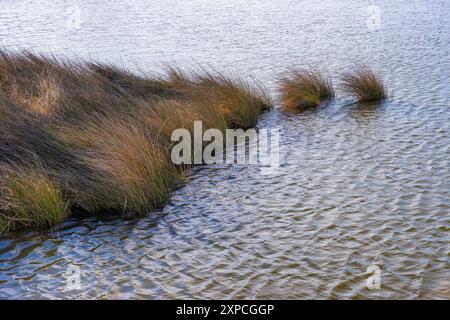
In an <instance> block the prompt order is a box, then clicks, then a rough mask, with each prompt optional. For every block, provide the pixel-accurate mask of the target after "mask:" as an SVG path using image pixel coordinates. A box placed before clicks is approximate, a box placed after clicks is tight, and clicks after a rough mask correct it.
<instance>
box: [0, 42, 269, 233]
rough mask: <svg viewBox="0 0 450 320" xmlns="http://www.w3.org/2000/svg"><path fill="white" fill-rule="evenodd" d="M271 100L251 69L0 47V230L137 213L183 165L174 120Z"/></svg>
mask: <svg viewBox="0 0 450 320" xmlns="http://www.w3.org/2000/svg"><path fill="white" fill-rule="evenodd" d="M272 106H273V102H272V100H271V98H270V96H269V94H268V93H267V92H266V90H265V89H264V87H263V86H262V85H261V84H260V83H258V82H257V81H255V80H253V79H244V78H243V77H241V76H237V75H234V74H223V73H218V72H210V71H206V70H204V69H199V70H196V71H193V72H189V73H186V72H184V71H182V70H180V69H177V68H168V69H167V70H166V73H165V74H164V75H160V76H146V75H138V74H135V73H132V72H130V71H128V70H125V69H122V68H120V67H117V66H113V65H108V64H102V63H98V62H86V61H68V60H63V59H59V58H56V57H53V56H46V55H38V54H34V53H30V52H6V51H0V234H3V233H5V232H7V231H10V230H14V229H18V228H22V227H33V228H36V227H46V226H52V225H57V224H60V223H61V222H63V221H64V219H66V218H67V217H68V216H71V215H77V214H83V215H85V214H89V215H97V214H104V213H115V214H143V213H146V212H148V211H149V210H152V209H154V208H156V207H158V206H160V205H162V204H164V203H166V202H167V200H168V199H169V196H170V192H171V190H173V188H174V187H175V186H177V185H178V184H179V183H180V182H182V181H183V178H184V173H185V172H186V170H187V169H188V167H187V166H176V165H174V164H173V163H172V162H171V159H170V149H171V146H172V142H171V139H170V138H171V134H172V131H173V130H174V129H177V128H186V129H188V130H193V122H194V121H196V120H199V121H202V123H203V127H204V130H207V129H208V128H217V129H221V130H225V129H227V128H243V129H246V128H250V127H253V126H255V124H256V121H257V118H258V116H259V115H260V114H261V113H262V112H263V111H265V110H268V109H271V108H272Z"/></svg>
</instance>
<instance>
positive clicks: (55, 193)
mask: <svg viewBox="0 0 450 320" xmlns="http://www.w3.org/2000/svg"><path fill="white" fill-rule="evenodd" d="M1 171H2V181H1V182H0V233H2V232H6V231H8V230H10V229H15V228H17V227H45V226H52V225H56V224H59V223H61V222H63V221H64V219H65V218H66V217H67V216H68V215H69V204H68V202H67V200H65V199H64V197H63V195H62V193H61V191H60V189H59V188H58V186H57V185H56V183H55V182H54V181H53V180H52V178H51V177H50V175H49V174H48V173H47V172H46V169H45V168H44V167H42V166H40V165H38V166H35V167H34V168H18V167H15V168H3V170H1Z"/></svg>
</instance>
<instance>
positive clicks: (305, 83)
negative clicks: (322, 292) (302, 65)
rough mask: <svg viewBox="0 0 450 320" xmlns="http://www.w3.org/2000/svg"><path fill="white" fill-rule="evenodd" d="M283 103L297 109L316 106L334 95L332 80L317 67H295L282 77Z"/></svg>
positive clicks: (285, 107) (292, 109)
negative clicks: (316, 68)
mask: <svg viewBox="0 0 450 320" xmlns="http://www.w3.org/2000/svg"><path fill="white" fill-rule="evenodd" d="M280 84H281V87H280V91H281V105H282V107H283V109H285V110H290V111H295V110H298V109H302V108H309V107H316V106H318V105H319V104H320V103H321V102H322V101H325V100H330V99H332V98H333V97H334V89H333V85H332V83H331V81H330V80H329V79H327V78H326V77H325V76H324V75H323V74H322V73H321V72H320V71H318V70H315V69H295V70H292V71H290V72H288V73H287V74H285V75H284V76H283V77H282V78H281V79H280Z"/></svg>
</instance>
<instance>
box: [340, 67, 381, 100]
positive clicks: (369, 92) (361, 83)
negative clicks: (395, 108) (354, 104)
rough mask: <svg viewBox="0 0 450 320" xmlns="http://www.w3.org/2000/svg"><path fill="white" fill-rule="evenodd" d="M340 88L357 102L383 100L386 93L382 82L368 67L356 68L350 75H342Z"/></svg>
mask: <svg viewBox="0 0 450 320" xmlns="http://www.w3.org/2000/svg"><path fill="white" fill-rule="evenodd" d="M342 82H343V84H342V88H343V90H344V91H345V92H347V93H349V94H352V95H354V96H355V97H356V98H357V99H358V101H359V102H371V101H379V100H383V99H385V98H386V97H387V92H386V88H385V85H384V83H383V80H382V79H381V77H380V76H379V75H378V74H377V73H375V72H374V71H373V70H372V69H371V68H369V67H368V66H358V67H357V68H356V70H355V71H353V72H352V73H346V74H344V76H343V78H342Z"/></svg>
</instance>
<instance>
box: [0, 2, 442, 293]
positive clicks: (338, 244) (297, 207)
mask: <svg viewBox="0 0 450 320" xmlns="http://www.w3.org/2000/svg"><path fill="white" fill-rule="evenodd" d="M76 3H77V4H76V5H74V4H72V2H71V1H57V2H56V3H55V2H53V1H27V2H25V1H11V0H3V1H2V2H1V10H0V40H1V42H0V43H1V44H3V46H5V47H6V48H10V49H11V48H22V49H31V50H35V51H43V52H52V53H56V54H58V55H62V56H69V57H70V56H77V57H80V56H81V57H83V58H93V59H100V60H107V61H111V62H115V63H118V64H124V65H127V66H129V67H130V68H133V69H136V70H143V71H146V72H158V71H160V70H161V67H162V66H163V65H164V64H165V63H167V62H169V63H171V62H175V63H177V64H178V65H180V66H182V67H187V66H192V65H193V64H201V65H206V66H210V67H213V68H216V69H220V70H228V69H232V70H236V71H238V72H240V73H243V74H253V75H255V76H256V77H258V78H259V79H261V80H262V81H264V82H265V83H266V85H267V86H268V87H269V89H271V91H272V92H273V93H274V97H275V98H276V94H275V93H276V83H275V79H276V76H277V75H279V74H280V72H282V71H284V70H285V69H286V68H288V67H290V66H293V65H306V64H313V65H315V66H319V67H323V68H326V69H328V71H329V72H330V73H331V74H332V75H333V76H334V79H335V84H338V80H339V74H340V73H341V72H344V71H348V70H351V68H352V66H354V64H355V63H367V64H370V65H371V66H372V67H373V68H375V69H376V70H378V71H380V72H381V73H382V74H383V76H384V78H385V80H386V83H387V85H388V87H389V89H390V96H391V98H390V99H389V100H388V101H386V102H384V103H382V104H380V105H378V106H358V105H356V104H355V103H354V101H353V99H352V98H351V97H349V96H347V95H344V94H342V93H341V92H340V91H338V97H337V99H336V101H334V102H333V103H332V104H331V105H329V106H328V107H326V108H320V109H318V110H315V111H308V112H306V113H302V114H298V115H287V114H283V113H281V112H279V111H278V110H275V111H273V112H271V113H268V114H265V115H264V116H263V117H262V118H261V120H260V122H259V125H258V126H259V127H260V128H279V129H280V130H281V152H282V153H281V159H282V167H281V168H280V169H279V171H278V173H277V174H275V175H270V176H267V175H262V174H261V173H260V171H259V169H258V168H257V167H254V166H210V167H199V168H196V169H195V170H194V172H193V173H192V175H191V176H190V182H189V183H188V184H187V185H186V186H185V187H183V188H181V189H179V190H177V191H176V192H175V193H174V194H173V197H172V200H171V202H170V204H168V205H167V206H166V207H165V208H164V209H163V210H162V211H161V212H153V213H149V214H148V215H147V216H145V217H142V218H138V219H131V220H130V219H128V220H126V221H123V220H122V219H119V218H111V219H103V220H98V219H95V218H89V219H84V220H70V221H69V222H68V223H66V224H65V225H64V226H62V227H59V228H54V229H53V230H47V231H43V232H30V231H27V232H21V233H18V234H14V235H9V236H8V237H7V238H4V239H1V240H0V298H27V299H32V298H110V299H113V298H149V299H154V298H269V299H270V298H439V297H441V298H442V297H446V298H449V297H450V271H449V259H450V250H449V240H450V233H449V230H450V210H449V207H450V200H449V190H450V185H449V183H450V182H449V181H450V173H449V165H450V163H449V146H450V138H449V133H450V85H449V84H450V81H449V75H450V55H449V49H450V44H449V37H448V35H449V34H450V19H449V16H450V2H449V1H447V0H443V1H425V0H423V1H422V0H417V1H414V0H408V1H395V2H393V1H387V0H383V1H381V0H380V1H359V0H345V1H339V2H337V1H336V2H335V1H313V0H306V1H298V0H295V1H294V0H291V1H289V0H277V1H256V0H251V1H249V0H235V1H229V0H215V1H206V0H189V1H188V0H185V1H172V0H170V1H169V0H162V1H158V2H151V3H146V2H144V1H109V2H108V5H106V3H105V4H100V2H97V1H93V0H86V1H77V2H76ZM372 5H375V6H378V7H370V6H372ZM378 9H379V12H380V19H378V18H377V13H376V12H377V10H378ZM0 152H1V151H0ZM370 266H377V267H379V268H380V272H381V289H374V290H370V289H369V288H368V287H367V286H366V280H367V278H368V277H369V276H370V275H368V274H367V273H366V270H367V268H368V267H370ZM78 271H79V274H80V278H79V280H80V281H79V282H77V280H75V282H73V281H72V280H73V279H74V278H73V277H74V274H73V273H72V272H75V275H76V274H78V273H77V272H78ZM74 284H75V285H74Z"/></svg>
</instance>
